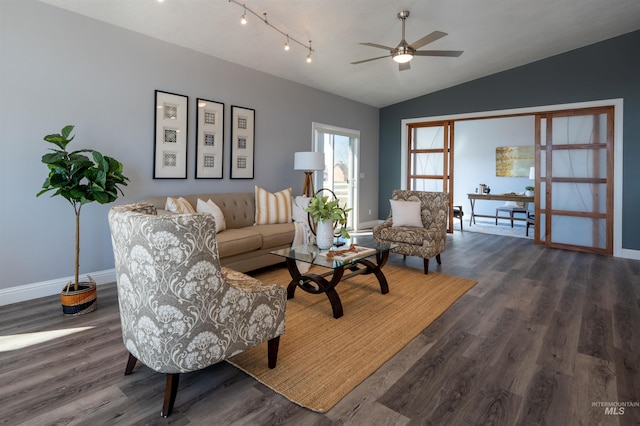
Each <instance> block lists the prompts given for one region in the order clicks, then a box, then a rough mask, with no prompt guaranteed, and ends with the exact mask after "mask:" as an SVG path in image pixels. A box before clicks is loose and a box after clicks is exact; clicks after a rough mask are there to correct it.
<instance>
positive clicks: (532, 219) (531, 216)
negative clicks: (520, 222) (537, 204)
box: [525, 211, 536, 237]
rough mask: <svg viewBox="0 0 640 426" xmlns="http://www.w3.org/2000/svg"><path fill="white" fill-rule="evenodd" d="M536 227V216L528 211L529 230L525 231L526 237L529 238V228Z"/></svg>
mask: <svg viewBox="0 0 640 426" xmlns="http://www.w3.org/2000/svg"><path fill="white" fill-rule="evenodd" d="M530 226H536V215H535V214H534V213H532V212H530V211H527V229H526V230H525V235H526V236H527V237H528V236H529V227H530Z"/></svg>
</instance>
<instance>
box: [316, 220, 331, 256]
mask: <svg viewBox="0 0 640 426" xmlns="http://www.w3.org/2000/svg"><path fill="white" fill-rule="evenodd" d="M316 245H317V246H318V248H319V249H322V250H326V249H328V248H331V246H332V245H333V222H332V221H331V220H328V219H325V220H323V221H321V222H318V223H317V224H316Z"/></svg>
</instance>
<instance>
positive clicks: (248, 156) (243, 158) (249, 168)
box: [231, 106, 256, 179]
mask: <svg viewBox="0 0 640 426" xmlns="http://www.w3.org/2000/svg"><path fill="white" fill-rule="evenodd" d="M255 121H256V111H255V110H254V109H250V108H243V107H239V106H232V107H231V179H253V164H254V152H255V135H256V132H255Z"/></svg>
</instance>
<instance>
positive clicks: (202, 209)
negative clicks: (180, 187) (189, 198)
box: [196, 198, 227, 234]
mask: <svg viewBox="0 0 640 426" xmlns="http://www.w3.org/2000/svg"><path fill="white" fill-rule="evenodd" d="M196 212H198V213H205V214H210V215H213V218H214V219H215V221H216V234H217V233H218V232H222V231H224V230H225V229H227V222H226V221H225V220H224V214H223V213H222V210H220V207H218V205H217V204H216V203H214V202H213V201H211V200H209V201H207V202H206V203H205V202H204V201H203V200H201V199H200V198H198V203H197V204H196Z"/></svg>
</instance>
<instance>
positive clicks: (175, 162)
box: [153, 90, 189, 179]
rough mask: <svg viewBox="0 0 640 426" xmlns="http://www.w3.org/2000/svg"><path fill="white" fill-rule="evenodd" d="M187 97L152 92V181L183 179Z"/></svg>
mask: <svg viewBox="0 0 640 426" xmlns="http://www.w3.org/2000/svg"><path fill="white" fill-rule="evenodd" d="M188 105H189V97H188V96H184V95H178V94H176V93H170V92H164V91H162V90H156V91H155V97H154V109H155V120H154V126H155V131H154V135H155V137H154V148H153V156H154V160H153V178H154V179H186V178H187V141H188V135H187V123H188V118H189V110H188Z"/></svg>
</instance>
